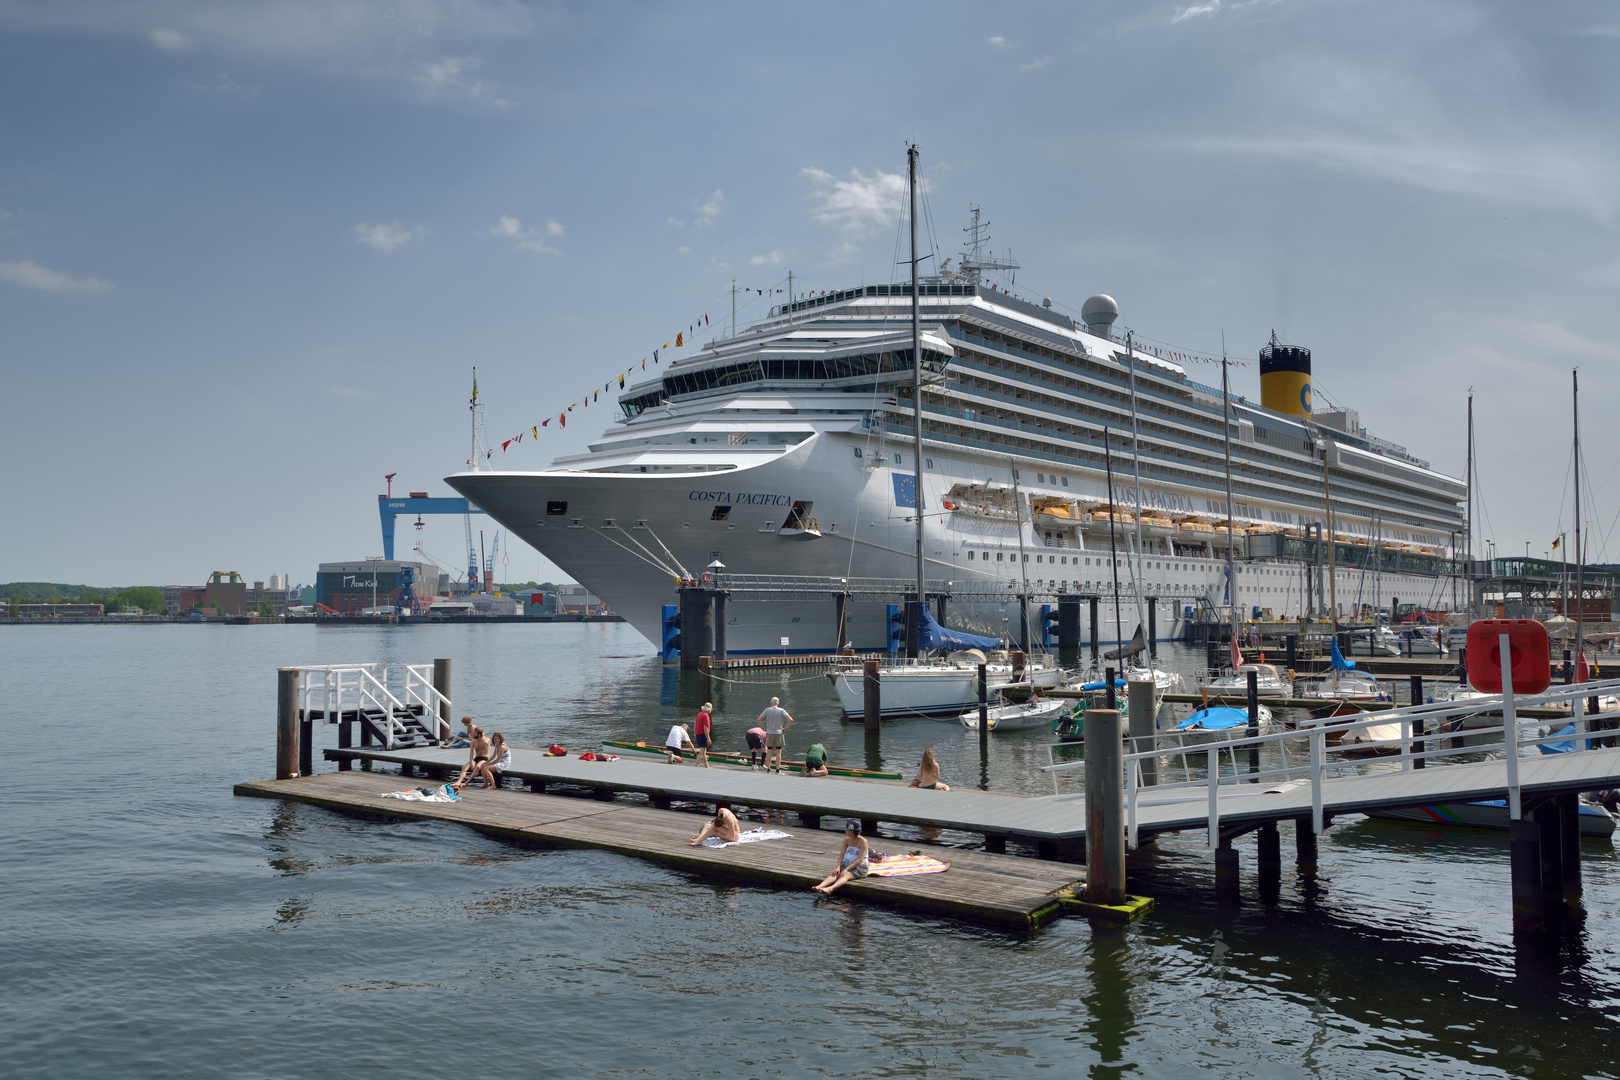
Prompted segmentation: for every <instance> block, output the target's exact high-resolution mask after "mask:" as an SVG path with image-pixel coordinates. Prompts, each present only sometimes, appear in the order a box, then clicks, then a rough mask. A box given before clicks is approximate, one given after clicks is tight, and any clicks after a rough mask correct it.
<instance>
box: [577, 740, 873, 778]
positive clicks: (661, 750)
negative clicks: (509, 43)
mask: <svg viewBox="0 0 1620 1080" xmlns="http://www.w3.org/2000/svg"><path fill="white" fill-rule="evenodd" d="M602 745H603V746H611V747H613V748H614V749H615V750H630V751H633V752H635V753H641V754H658V755H660V756H663V757H668V756H669V754H670V749H669V747H667V746H659V745H657V744H656V743H650V742H643V741H641V740H639V739H638V740H636V741H635V742H616V741H614V740H612V739H603V740H602ZM681 757H683V758H686V759H688V760H690V759H692V758H695V757H697V752H696V751H695V750H682V751H681ZM709 760H710V761H723V762H725V763H726V764H727V765H747V764H748V755H747V754H728V753H725V752H723V751H720V750H710V751H709ZM782 768H783V769H784V770H787V771H789V772H803V771H804V762H802V761H789V760H788V759H787V758H783V759H782ZM827 775H828V776H847V777H850V778H852V779H855V780H904V779H905V777H904V776H902V775H901V774H900V773H897V772H875V771H873V770H871V769H851V768H848V767H847V766H843V765H828V766H827Z"/></svg>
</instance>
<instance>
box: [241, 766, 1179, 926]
mask: <svg viewBox="0 0 1620 1080" xmlns="http://www.w3.org/2000/svg"><path fill="white" fill-rule="evenodd" d="M529 753H533V754H537V752H536V751H529ZM385 757H387V755H374V756H373V760H377V759H379V758H385ZM553 760H555V761H569V762H571V763H572V764H574V765H577V766H579V767H580V768H581V769H582V770H586V769H590V768H591V767H592V766H593V765H594V766H595V769H596V770H599V771H600V773H610V772H612V771H614V770H618V769H622V768H624V767H625V766H626V765H629V764H632V763H629V762H623V761H616V762H610V763H606V764H596V763H594V762H581V761H577V760H575V759H571V758H556V759H553ZM645 767H646V768H657V767H656V766H645ZM665 770H666V771H667V772H669V773H676V774H679V773H686V774H690V773H694V772H698V771H700V770H696V769H693V768H691V767H687V768H684V769H682V768H676V767H675V766H665ZM701 771H704V772H708V773H709V774H710V775H711V776H712V775H713V772H712V771H711V770H701ZM737 775H738V776H740V777H746V778H749V779H753V780H774V781H777V782H780V783H781V784H783V785H785V786H791V787H802V788H810V787H818V788H823V789H825V788H836V787H850V786H856V785H854V784H853V783H851V782H848V781H838V780H831V779H818V780H802V779H798V778H789V777H782V776H767V775H765V774H754V773H739V774H737ZM408 784H409V782H408V781H405V780H403V779H401V778H399V777H397V776H393V775H390V774H385V773H379V772H363V771H348V772H334V773H319V774H316V775H314V776H305V777H295V778H293V779H290V780H265V781H258V782H252V783H245V784H238V785H236V788H235V792H236V794H238V795H248V796H258V797H261V798H271V799H288V800H292V801H295V802H303V803H310V804H312V805H315V806H322V807H326V808H328V809H331V810H336V811H339V812H341V813H346V814H356V815H360V816H365V817H374V818H384V819H405V820H414V821H449V822H454V823H456V824H460V825H465V826H468V827H469V828H473V829H476V830H478V831H479V832H481V833H484V834H486V835H488V836H494V837H498V838H500V839H502V840H506V841H509V842H512V843H517V844H526V845H534V846H541V847H573V848H597V849H600V850H603V851H612V852H617V853H619V854H622V855H630V856H634V857H636V858H641V859H648V860H651V861H653V862H657V863H660V864H662V865H664V866H668V867H670V868H671V869H674V870H679V871H682V872H685V873H690V874H695V875H697V876H700V877H705V878H717V879H721V880H727V881H736V882H741V883H745V884H752V885H766V886H772V887H776V888H784V889H795V890H803V891H804V893H805V900H806V901H807V902H810V901H813V900H814V899H815V894H813V893H811V892H810V891H809V889H810V886H812V885H814V884H816V883H817V882H819V881H820V880H821V879H822V878H823V877H825V876H826V875H827V873H828V872H829V871H830V870H831V869H832V868H833V867H834V865H836V863H837V860H838V851H839V846H840V844H841V842H842V838H843V833H842V832H841V831H840V832H831V831H822V830H820V829H818V828H816V827H815V826H813V825H809V824H805V823H801V825H800V826H798V827H795V826H792V825H787V826H783V827H782V828H783V831H785V832H788V833H791V834H792V835H791V838H789V839H785V840H768V841H763V842H760V843H753V844H742V845H737V846H733V847H726V848H706V847H692V846H690V845H689V844H688V843H687V840H688V839H689V838H690V837H692V836H693V835H695V834H696V833H697V831H698V829H700V828H701V827H702V825H703V822H704V818H702V817H700V816H698V815H696V814H691V813H678V812H673V811H670V810H662V809H656V808H654V807H649V806H647V805H645V804H639V805H638V804H635V803H631V802H615V801H612V800H611V799H608V800H601V799H594V800H593V799H585V798H579V797H575V796H567V795H538V794H534V793H532V792H524V791H507V790H499V791H485V790H478V789H474V788H470V787H469V788H468V789H466V790H465V791H464V792H462V801H460V802H456V803H423V802H407V801H405V800H401V799H386V798H383V797H382V793H383V792H384V791H388V790H400V789H402V788H405V787H407V786H408ZM860 786H862V787H865V786H867V785H864V784H862V785H860ZM901 790H905V791H910V790H911V789H909V788H907V789H901ZM928 794H934V793H932V792H929V793H928ZM940 797H941V798H947V797H954V793H950V794H946V793H940ZM1009 801H1022V800H1009ZM750 805H758V804H750ZM745 824H746V823H745ZM868 839H869V840H870V841H871V844H872V847H873V848H874V849H875V850H879V851H884V852H887V853H889V854H898V853H904V852H907V851H911V850H916V849H919V848H920V849H921V850H922V851H923V852H924V853H925V854H928V855H931V856H933V857H934V858H937V859H939V860H941V861H943V862H948V863H950V864H951V868H950V869H949V870H948V871H946V872H944V873H941V874H926V875H919V876H915V877H896V878H879V877H868V878H865V879H863V880H860V881H853V882H851V883H849V884H848V885H846V886H844V887H843V888H842V889H840V890H839V891H838V894H837V895H839V896H845V897H848V898H849V899H851V900H859V901H863V902H867V903H874V904H880V905H883V906H885V907H892V908H898V909H901V910H905V911H912V912H918V913H922V914H927V915H934V916H938V917H942V918H951V919H959V920H962V921H965V922H971V923H976V924H980V925H986V926H994V927H1000V928H1004V929H1010V930H1017V931H1030V930H1034V929H1036V928H1038V927H1040V926H1041V925H1042V924H1044V923H1046V922H1049V921H1051V920H1052V919H1054V918H1056V917H1057V916H1059V915H1062V914H1069V913H1074V914H1081V913H1084V914H1091V915H1097V916H1101V917H1112V918H1128V917H1133V916H1135V915H1137V914H1141V911H1142V910H1143V909H1145V907H1146V906H1151V902H1144V901H1141V900H1135V901H1134V903H1133V905H1129V906H1128V910H1127V909H1121V911H1119V912H1115V911H1113V910H1112V909H1110V910H1089V909H1088V907H1087V906H1086V905H1083V904H1082V903H1081V902H1080V901H1079V900H1078V899H1077V898H1076V895H1077V893H1079V892H1082V891H1083V886H1082V885H1081V883H1080V882H1079V881H1078V880H1077V875H1076V874H1075V873H1074V869H1075V868H1073V867H1072V866H1070V865H1068V864H1063V863H1051V862H1044V861H1040V860H1036V859H1021V858H1016V857H1012V856H1006V855H991V854H986V853H983V852H975V851H960V850H957V849H954V848H947V847H943V846H939V845H930V844H925V843H919V842H917V841H913V840H894V839H888V838H884V837H881V836H869V837H868Z"/></svg>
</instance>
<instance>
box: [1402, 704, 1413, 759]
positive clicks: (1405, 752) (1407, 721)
mask: <svg viewBox="0 0 1620 1080" xmlns="http://www.w3.org/2000/svg"><path fill="white" fill-rule="evenodd" d="M1411 769H1412V720H1411V718H1410V717H1405V718H1402V720H1401V771H1402V772H1410V771H1411Z"/></svg>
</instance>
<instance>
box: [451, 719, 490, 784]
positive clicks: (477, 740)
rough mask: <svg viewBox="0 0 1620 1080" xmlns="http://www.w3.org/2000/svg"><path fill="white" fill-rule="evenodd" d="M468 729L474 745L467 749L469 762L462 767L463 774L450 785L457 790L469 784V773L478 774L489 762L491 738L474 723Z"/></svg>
mask: <svg viewBox="0 0 1620 1080" xmlns="http://www.w3.org/2000/svg"><path fill="white" fill-rule="evenodd" d="M467 730H468V732H469V733H470V734H471V735H472V746H470V747H469V748H468V749H467V764H465V765H463V766H462V767H461V775H460V776H458V777H456V780H455V783H453V784H451V785H450V786H451V787H453V788H455V789H456V790H457V791H460V790H461V789H462V788H464V787H466V786H467V780H468V774H469V773H470V774H472V775H473V776H477V775H478V774H479V773H481V772H482V771H483V768H484V766H485V765H486V764H488V762H489V740H488V739H486V738H484V729H483V728H481V727H479V726H478V725H477V724H474V725H473V726H472V727H470V728H468V729H467Z"/></svg>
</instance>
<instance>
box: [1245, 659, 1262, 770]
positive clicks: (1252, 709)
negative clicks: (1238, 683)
mask: <svg viewBox="0 0 1620 1080" xmlns="http://www.w3.org/2000/svg"><path fill="white" fill-rule="evenodd" d="M1259 679H1260V673H1259V672H1257V671H1250V672H1249V673H1248V697H1249V700H1248V706H1249V732H1248V734H1249V738H1251V739H1256V738H1259V737H1260V682H1259ZM1259 771H1260V744H1259V743H1250V744H1249V772H1250V773H1251V774H1252V773H1257V772H1259Z"/></svg>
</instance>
